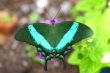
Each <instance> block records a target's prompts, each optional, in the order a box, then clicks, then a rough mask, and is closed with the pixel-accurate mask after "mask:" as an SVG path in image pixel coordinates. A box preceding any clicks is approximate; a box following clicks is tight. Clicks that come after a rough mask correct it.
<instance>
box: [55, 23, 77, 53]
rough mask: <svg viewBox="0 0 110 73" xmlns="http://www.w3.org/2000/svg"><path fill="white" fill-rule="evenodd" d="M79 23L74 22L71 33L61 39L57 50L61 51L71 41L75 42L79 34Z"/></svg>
mask: <svg viewBox="0 0 110 73" xmlns="http://www.w3.org/2000/svg"><path fill="white" fill-rule="evenodd" d="M78 26H79V23H77V22H73V25H72V27H71V28H70V29H69V31H68V32H67V33H66V34H65V35H64V36H63V38H62V39H61V41H60V43H59V44H58V45H57V47H56V50H58V51H59V50H61V49H62V48H63V47H65V46H66V44H68V43H70V42H71V41H73V40H74V38H73V37H74V36H75V34H76V32H77V29H78Z"/></svg>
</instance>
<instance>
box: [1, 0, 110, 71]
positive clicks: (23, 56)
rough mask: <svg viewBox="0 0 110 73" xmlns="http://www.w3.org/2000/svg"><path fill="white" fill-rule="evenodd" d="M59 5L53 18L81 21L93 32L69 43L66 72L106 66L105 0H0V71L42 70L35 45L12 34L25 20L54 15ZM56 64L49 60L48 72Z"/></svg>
mask: <svg viewBox="0 0 110 73" xmlns="http://www.w3.org/2000/svg"><path fill="white" fill-rule="evenodd" d="M60 7H61V10H60V12H59V14H58V16H57V17H56V18H57V19H60V20H61V21H64V20H73V21H77V22H81V23H84V24H86V25H88V26H89V27H90V28H91V29H92V30H93V32H94V35H93V36H92V37H89V38H87V39H85V40H83V41H81V42H79V43H77V44H73V47H74V48H75V51H73V52H72V53H70V54H69V55H68V57H67V64H68V66H69V68H68V70H67V71H66V72H67V73H78V72H79V73H100V70H101V68H103V67H110V1H109V0H97V1H95V0H22V1H21V0H0V73H45V72H44V71H42V70H43V63H44V60H43V59H39V58H38V56H37V54H38V53H37V50H36V48H35V47H33V46H31V45H28V44H25V43H23V42H19V41H16V40H15V39H14V36H15V33H16V32H17V31H18V30H19V29H20V28H22V27H24V26H26V25H28V23H35V22H43V21H44V20H46V19H50V18H51V17H54V16H55V15H56V13H57V12H58V10H59V8H60ZM36 62H37V63H36ZM60 65H61V63H59V61H58V62H55V63H54V64H53V63H52V64H51V63H49V69H50V71H49V72H51V73H56V71H57V70H58V68H59V66H60ZM68 66H67V67H68ZM58 73H63V71H60V70H58Z"/></svg>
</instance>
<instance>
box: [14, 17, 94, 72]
mask: <svg viewBox="0 0 110 73" xmlns="http://www.w3.org/2000/svg"><path fill="white" fill-rule="evenodd" d="M56 22H57V21H56V20H55V19H52V20H51V21H50V24H47V23H33V24H29V25H27V26H26V27H23V28H21V29H20V30H19V31H18V32H17V33H16V35H15V39H16V40H19V41H23V42H26V43H28V44H30V45H33V46H35V47H36V48H37V51H38V52H41V54H42V55H43V56H44V59H45V65H44V70H47V61H48V60H51V59H52V58H59V59H61V60H62V62H63V65H64V66H63V68H64V69H66V64H65V56H66V55H67V54H68V53H69V52H70V51H71V50H72V45H73V44H75V43H77V42H79V41H81V40H83V39H85V38H88V37H90V36H92V35H93V31H92V30H91V29H90V28H89V27H88V26H86V25H84V24H82V23H79V22H75V21H62V22H60V23H56Z"/></svg>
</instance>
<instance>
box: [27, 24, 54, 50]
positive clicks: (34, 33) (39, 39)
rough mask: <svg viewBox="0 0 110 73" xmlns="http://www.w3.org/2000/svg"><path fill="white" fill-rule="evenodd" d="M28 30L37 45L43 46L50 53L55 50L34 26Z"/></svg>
mask: <svg viewBox="0 0 110 73" xmlns="http://www.w3.org/2000/svg"><path fill="white" fill-rule="evenodd" d="M28 29H29V32H30V34H31V36H32V38H33V39H34V40H35V43H36V44H38V45H41V46H43V47H44V48H46V49H47V50H49V51H51V50H52V49H53V48H52V47H51V46H50V44H49V43H48V41H46V39H45V38H44V37H43V36H42V35H41V34H40V33H39V32H38V31H37V29H35V28H34V26H33V25H29V26H28Z"/></svg>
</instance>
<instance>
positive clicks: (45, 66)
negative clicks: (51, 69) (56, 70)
mask: <svg viewBox="0 0 110 73" xmlns="http://www.w3.org/2000/svg"><path fill="white" fill-rule="evenodd" d="M47 62H48V61H47V60H45V65H44V70H45V71H47Z"/></svg>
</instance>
